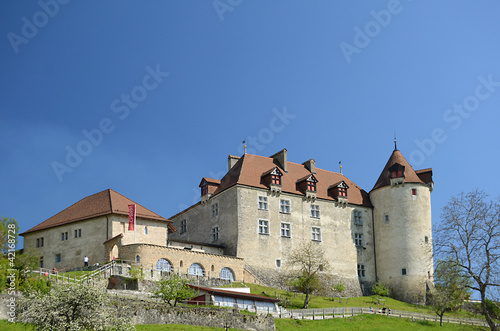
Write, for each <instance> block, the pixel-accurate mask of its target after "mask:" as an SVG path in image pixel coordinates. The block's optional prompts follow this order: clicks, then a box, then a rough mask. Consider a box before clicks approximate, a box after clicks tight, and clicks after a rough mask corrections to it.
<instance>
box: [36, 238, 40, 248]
mask: <svg viewBox="0 0 500 331" xmlns="http://www.w3.org/2000/svg"><path fill="white" fill-rule="evenodd" d="M36 247H40V239H37V240H36Z"/></svg>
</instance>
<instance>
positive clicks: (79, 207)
mask: <svg viewBox="0 0 500 331" xmlns="http://www.w3.org/2000/svg"><path fill="white" fill-rule="evenodd" d="M129 204H135V205H136V217H137V218H146V219H150V220H155V221H160V222H168V223H169V224H168V227H169V230H170V231H175V228H174V227H173V226H172V225H171V222H172V221H170V220H167V219H166V218H164V217H161V216H160V215H158V214H156V213H154V212H152V211H151V210H149V209H147V208H145V207H143V206H142V205H140V204H138V203H136V202H134V201H132V200H130V199H129V198H127V197H125V196H123V195H121V194H120V193H118V192H116V191H113V190H111V189H107V190H104V191H102V192H99V193H96V194H93V195H90V196H88V197H85V198H83V199H82V200H80V201H78V202H76V203H75V204H73V205H71V206H69V207H68V208H66V209H64V210H63V211H61V212H59V213H58V214H56V215H54V216H52V217H51V218H49V219H47V220H46V221H44V222H42V223H40V224H38V225H37V226H35V227H33V228H31V229H29V230H28V231H25V232H23V233H21V235H25V234H26V233H30V232H35V231H40V230H45V229H49V228H53V227H56V226H60V225H65V224H70V223H74V222H78V221H83V220H87V219H91V218H95V217H99V216H104V215H110V214H118V215H127V216H128V205H129Z"/></svg>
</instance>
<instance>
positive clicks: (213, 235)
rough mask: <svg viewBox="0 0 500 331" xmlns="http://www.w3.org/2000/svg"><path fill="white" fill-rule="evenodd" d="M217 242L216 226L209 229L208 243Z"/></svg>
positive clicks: (217, 228) (217, 231)
mask: <svg viewBox="0 0 500 331" xmlns="http://www.w3.org/2000/svg"><path fill="white" fill-rule="evenodd" d="M217 240H219V227H218V226H214V227H213V228H212V229H211V232H210V241H211V242H214V241H217Z"/></svg>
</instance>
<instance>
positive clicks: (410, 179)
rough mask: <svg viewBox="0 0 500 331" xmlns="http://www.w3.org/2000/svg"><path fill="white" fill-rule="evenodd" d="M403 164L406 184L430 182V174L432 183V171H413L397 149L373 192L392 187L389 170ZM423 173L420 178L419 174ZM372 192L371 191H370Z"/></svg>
mask: <svg viewBox="0 0 500 331" xmlns="http://www.w3.org/2000/svg"><path fill="white" fill-rule="evenodd" d="M396 163H398V164H401V165H402V166H404V167H405V172H404V176H405V180H404V182H405V183H425V182H427V180H429V174H430V180H431V181H432V169H431V168H429V169H425V170H420V171H417V172H415V170H413V168H412V166H411V165H410V164H409V163H408V161H406V159H405V158H404V156H403V154H401V152H400V151H399V150H398V149H395V150H394V151H393V152H392V154H391V157H390V158H389V161H387V163H386V165H385V167H384V170H383V171H382V173H381V174H380V177H379V178H378V180H377V182H376V183H375V186H373V188H372V191H373V190H376V189H378V188H381V187H384V186H390V185H391V179H390V172H389V168H390V167H392V166H393V165H394V164H396ZM419 172H420V173H421V175H420V176H419V175H418V174H417V173H419ZM421 176H422V177H424V176H425V179H426V181H425V182H424V181H423V180H422V179H421V178H420V177H421ZM370 192H371V191H370Z"/></svg>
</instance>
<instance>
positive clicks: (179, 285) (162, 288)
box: [152, 274, 198, 307]
mask: <svg viewBox="0 0 500 331" xmlns="http://www.w3.org/2000/svg"><path fill="white" fill-rule="evenodd" d="M188 282H189V281H188V280H187V279H183V278H181V277H180V276H178V275H176V274H173V275H171V276H170V277H168V278H166V279H160V280H159V281H157V282H156V290H154V291H153V295H152V297H153V298H158V299H161V300H162V301H163V302H166V303H168V304H169V305H170V306H173V307H175V306H176V305H177V303H178V302H179V301H182V300H186V299H191V298H192V297H195V296H197V295H198V292H197V291H195V290H193V289H192V288H191V287H189V285H188Z"/></svg>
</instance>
